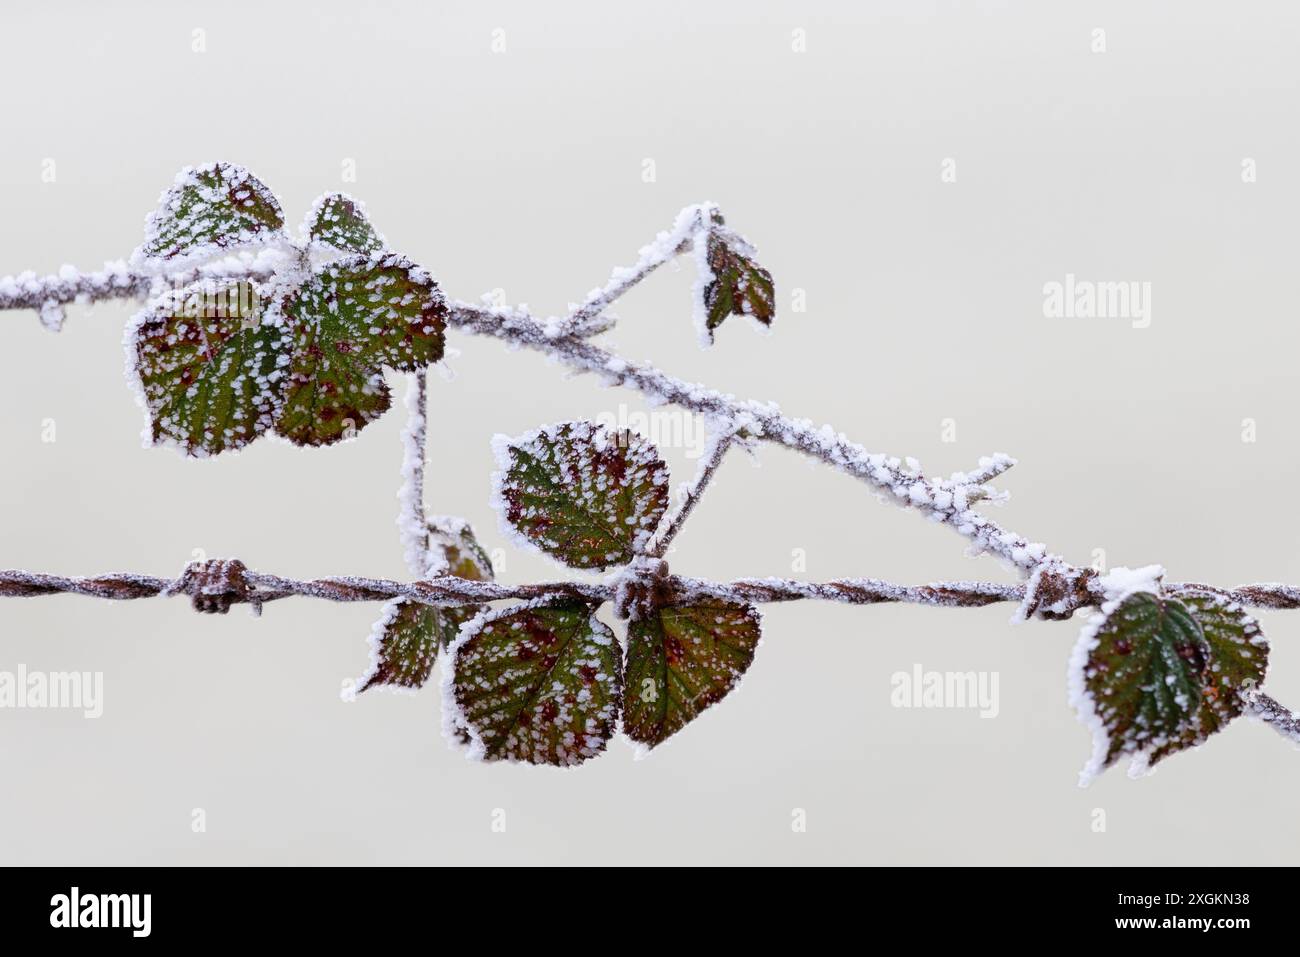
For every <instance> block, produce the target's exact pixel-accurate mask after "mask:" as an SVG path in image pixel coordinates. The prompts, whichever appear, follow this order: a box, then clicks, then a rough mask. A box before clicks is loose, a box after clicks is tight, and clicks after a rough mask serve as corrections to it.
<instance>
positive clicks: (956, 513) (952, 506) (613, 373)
mask: <svg viewBox="0 0 1300 957" xmlns="http://www.w3.org/2000/svg"><path fill="white" fill-rule="evenodd" d="M449 322H450V323H451V324H452V325H453V326H456V327H457V328H460V329H463V330H465V331H466V332H470V333H473V334H475V335H482V336H490V337H493V338H496V339H501V340H503V341H505V342H509V343H512V344H514V345H518V346H523V347H525V348H528V349H532V350H534V351H537V352H541V353H544V354H545V355H548V356H550V357H552V358H554V359H556V360H558V361H559V362H561V363H563V364H565V365H567V366H568V367H569V368H571V369H574V370H575V371H578V372H590V373H593V374H595V375H597V376H599V377H600V378H601V379H602V380H604V381H605V382H607V383H608V384H610V385H621V386H625V387H628V388H632V389H636V390H637V391H639V392H641V393H642V394H643V395H645V396H647V397H648V398H650V399H652V400H654V401H656V402H660V403H666V404H671V405H676V406H679V407H680V408H683V409H687V410H688V411H691V412H697V413H699V414H701V415H703V416H705V417H708V418H711V419H714V420H716V421H720V422H734V423H742V424H743V425H744V427H745V428H746V430H747V431H748V432H749V433H750V434H751V435H752V436H753V437H754V438H756V439H759V440H762V441H766V442H771V443H774V444H777V445H782V446H785V447H786V448H789V449H793V450H794V451H796V452H801V453H803V454H804V455H807V456H810V457H812V458H814V459H817V460H818V461H821V462H824V463H825V464H827V465H829V466H831V467H832V468H835V469H838V470H839V471H842V472H845V473H847V474H849V475H852V476H854V477H855V478H858V479H861V480H862V481H864V482H866V483H867V484H868V485H870V486H871V487H873V488H875V489H876V490H877V491H880V492H883V493H886V494H887V495H888V496H889V497H890V498H891V499H892V500H893V501H894V502H895V503H896V504H898V505H901V506H903V507H905V508H914V509H917V510H918V511H920V512H921V513H922V514H923V515H925V516H926V517H927V518H929V519H931V520H932V521H937V522H941V523H943V524H946V525H948V526H950V527H952V528H954V529H955V530H956V531H958V532H959V533H960V534H962V535H964V536H965V537H966V538H968V539H969V540H970V542H971V547H972V550H973V551H975V552H977V553H978V552H990V553H992V554H994V555H996V556H998V557H999V558H1001V559H1003V560H1004V561H1005V562H1007V563H1008V564H1010V565H1012V566H1014V567H1016V568H1018V569H1019V570H1020V571H1022V572H1026V573H1027V572H1029V571H1031V570H1033V569H1034V568H1036V567H1037V566H1038V565H1040V564H1042V563H1043V562H1044V561H1046V560H1049V559H1051V558H1052V556H1050V555H1048V552H1047V548H1046V546H1044V545H1042V544H1041V543H1037V542H1031V541H1029V540H1028V539H1026V538H1024V537H1023V536H1020V535H1017V534H1015V533H1014V532H1010V531H1007V530H1006V529H1004V528H1002V527H1001V526H999V525H998V524H997V523H996V522H993V521H992V520H990V519H988V518H986V517H984V516H983V515H980V514H979V513H978V512H976V511H974V510H973V509H971V508H970V505H971V503H972V502H974V501H978V500H980V499H982V498H989V497H992V494H993V493H991V492H990V490H989V488H988V486H986V485H984V484H982V483H983V482H985V481H987V480H988V478H989V477H991V475H987V474H986V473H988V472H989V471H990V469H988V468H985V467H981V468H980V469H978V470H977V471H976V473H975V475H976V481H971V479H970V478H969V477H967V476H966V475H965V473H957V474H955V475H953V476H952V477H951V478H949V479H939V478H930V477H927V476H926V475H924V474H923V473H922V472H921V471H920V469H919V468H912V467H910V466H909V465H907V464H905V463H904V462H902V461H900V460H899V459H897V458H894V457H890V456H887V455H885V454H883V453H873V452H869V451H867V450H866V449H865V448H864V447H863V446H861V445H859V444H857V443H856V442H853V441H851V440H849V439H848V438H847V437H846V436H844V435H843V434H842V433H838V432H836V431H835V430H834V429H833V428H832V427H831V426H829V425H825V426H821V427H820V428H819V427H817V426H814V425H813V424H812V422H810V421H808V420H806V419H794V418H791V417H788V416H786V415H783V414H782V413H781V412H780V410H779V409H778V408H777V407H776V406H775V405H772V404H769V403H761V402H756V401H753V400H742V399H737V398H736V397H735V396H732V395H727V394H725V393H722V392H718V391H716V390H713V389H709V388H707V387H705V386H702V385H698V384H695V383H691V382H686V381H684V380H682V379H677V378H674V377H673V376H670V375H668V374H666V373H664V372H661V371H660V370H659V369H657V368H656V367H654V366H652V365H650V364H648V363H641V362H633V361H631V360H628V359H624V358H622V357H621V356H618V355H615V354H614V353H612V352H610V351H608V350H606V349H602V348H600V347H599V346H597V345H595V344H593V343H591V342H589V341H587V340H586V339H585V338H583V337H582V336H579V335H555V334H553V333H552V331H551V330H550V329H548V327H547V326H546V324H544V323H542V322H539V321H538V320H537V319H535V318H533V316H532V315H531V314H529V313H528V312H527V311H526V310H523V309H519V308H515V307H486V306H475V305H470V304H468V303H455V304H453V306H452V308H451V310H450V316H449ZM990 461H991V462H996V463H999V464H998V465H997V472H999V473H1000V472H1001V471H1005V470H1006V468H1009V467H1010V465H1011V463H1012V462H1013V460H1012V459H1010V458H1009V457H1007V456H994V457H993V458H992V459H990ZM994 474H997V473H994ZM982 476H983V477H982ZM1057 561H1058V562H1059V560H1057Z"/></svg>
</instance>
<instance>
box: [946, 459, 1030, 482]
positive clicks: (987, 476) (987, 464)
mask: <svg viewBox="0 0 1300 957" xmlns="http://www.w3.org/2000/svg"><path fill="white" fill-rule="evenodd" d="M1015 464H1016V460H1015V459H1013V458H1012V457H1011V456H1009V455H1004V454H1003V453H1001V452H998V453H997V454H996V455H987V456H985V457H984V458H982V459H980V461H979V467H978V468H977V469H976V470H975V471H974V472H967V473H966V474H965V475H960V476H958V475H954V476H953V477H952V480H953V481H960V482H962V483H964V484H967V485H983V484H985V483H986V482H991V481H993V480H994V479H995V478H997V477H998V476H999V475H1001V474H1002V473H1003V472H1005V471H1007V470H1008V469H1009V468H1011V467H1012V466H1013V465H1015Z"/></svg>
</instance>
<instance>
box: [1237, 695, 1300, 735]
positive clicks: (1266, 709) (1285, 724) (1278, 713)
mask: <svg viewBox="0 0 1300 957" xmlns="http://www.w3.org/2000/svg"><path fill="white" fill-rule="evenodd" d="M1246 701H1247V707H1248V708H1249V710H1250V713H1251V714H1253V715H1254V716H1255V717H1257V718H1259V720H1260V721H1263V722H1264V723H1265V724H1267V725H1268V726H1269V727H1270V728H1272V729H1273V730H1274V731H1276V732H1277V733H1278V734H1280V735H1282V737H1284V738H1286V739H1287V740H1289V741H1290V742H1291V743H1292V744H1296V745H1300V717H1297V715H1296V713H1295V712H1294V711H1292V710H1291V709H1290V708H1288V707H1286V706H1285V705H1283V704H1282V703H1281V702H1280V701H1277V700H1276V699H1274V698H1270V697H1269V696H1268V695H1266V694H1264V692H1262V691H1255V692H1253V693H1251V694H1250V695H1249V696H1248V697H1247V699H1246Z"/></svg>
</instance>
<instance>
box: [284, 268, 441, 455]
mask: <svg viewBox="0 0 1300 957" xmlns="http://www.w3.org/2000/svg"><path fill="white" fill-rule="evenodd" d="M279 312H280V314H281V316H282V317H283V318H282V321H283V323H284V326H285V328H286V330H287V332H288V334H289V335H290V337H291V338H292V340H293V362H292V364H291V365H290V367H289V376H288V379H289V384H288V389H287V393H286V396H285V403H284V410H283V412H282V413H281V415H280V419H279V421H278V422H277V423H276V431H277V432H278V433H279V434H280V435H283V436H284V437H285V438H287V439H289V440H291V441H293V442H294V443H296V444H298V445H329V444H331V443H334V442H337V441H339V440H340V439H344V438H348V437H350V436H351V435H353V434H355V433H356V432H358V431H360V430H361V429H362V428H364V427H365V426H366V425H367V424H368V423H370V422H372V421H374V420H375V419H376V418H378V417H379V416H380V415H382V414H383V413H384V412H386V411H388V407H389V405H390V404H391V403H392V396H391V394H390V392H389V390H388V386H387V385H386V384H385V383H384V379H383V375H382V372H381V369H382V368H384V367H387V368H390V369H395V370H398V371H401V372H414V371H415V370H416V369H419V368H423V367H424V366H427V365H429V364H431V363H434V362H437V361H438V360H439V359H441V358H442V350H443V328H444V326H445V324H446V316H447V307H446V303H445V301H444V299H443V296H442V292H441V290H439V289H438V285H437V283H435V282H434V281H433V280H432V279H431V278H430V277H429V275H428V273H426V272H425V271H424V270H423V269H421V268H420V267H418V266H416V265H415V264H413V263H411V262H410V261H409V260H407V259H405V258H403V257H400V256H395V255H387V256H376V257H367V256H353V257H351V258H348V259H344V260H340V261H339V262H337V263H329V264H326V265H324V266H322V267H320V268H319V269H318V270H317V271H316V272H315V273H313V275H312V276H311V278H310V279H308V280H307V282H306V283H305V284H304V285H303V286H302V288H300V289H298V290H297V291H295V292H292V293H290V294H289V295H288V296H286V297H285V300H284V301H283V303H281V304H280V305H279Z"/></svg>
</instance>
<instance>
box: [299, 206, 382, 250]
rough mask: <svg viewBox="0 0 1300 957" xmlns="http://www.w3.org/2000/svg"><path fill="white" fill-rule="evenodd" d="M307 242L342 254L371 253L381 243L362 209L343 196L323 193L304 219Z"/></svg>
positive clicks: (378, 248) (380, 246)
mask: <svg viewBox="0 0 1300 957" xmlns="http://www.w3.org/2000/svg"><path fill="white" fill-rule="evenodd" d="M306 232H307V239H308V241H310V242H312V243H319V244H320V245H322V246H328V247H329V248H330V249H336V250H338V251H339V252H342V253H371V252H376V251H378V250H380V249H383V248H384V239H383V237H382V236H380V235H379V233H377V232H376V231H375V228H374V227H373V226H371V225H370V220H369V219H367V218H366V211H365V207H364V206H363V205H362V203H361V202H360V201H359V200H356V199H353V198H352V197H351V196H349V195H347V194H346V193H326V194H325V195H324V196H322V197H321V198H320V199H318V200H316V203H315V205H314V206H313V207H312V210H311V212H310V213H309V214H308V216H307V223H306Z"/></svg>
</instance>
